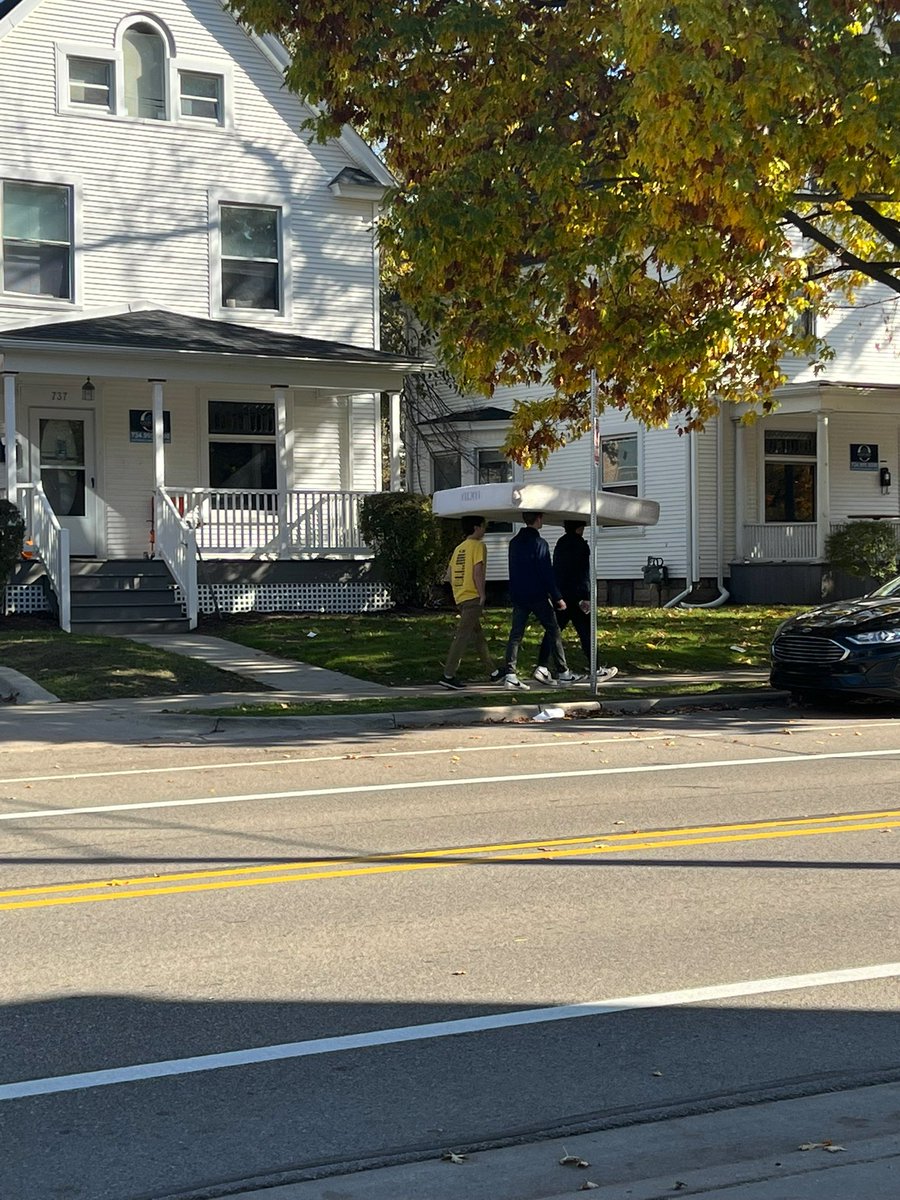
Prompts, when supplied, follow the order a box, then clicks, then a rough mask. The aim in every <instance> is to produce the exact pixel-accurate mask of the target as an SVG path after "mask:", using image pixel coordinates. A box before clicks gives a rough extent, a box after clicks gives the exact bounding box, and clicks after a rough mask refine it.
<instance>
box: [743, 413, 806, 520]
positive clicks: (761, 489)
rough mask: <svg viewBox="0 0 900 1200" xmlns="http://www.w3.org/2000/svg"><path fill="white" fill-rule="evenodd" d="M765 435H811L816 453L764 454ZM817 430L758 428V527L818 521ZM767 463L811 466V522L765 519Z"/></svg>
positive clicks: (771, 426)
mask: <svg viewBox="0 0 900 1200" xmlns="http://www.w3.org/2000/svg"><path fill="white" fill-rule="evenodd" d="M767 433H804V434H810V433H811V434H812V435H813V438H814V439H815V440H816V452H815V453H814V454H767V453H766V434H767ZM818 436H819V434H818V430H817V429H816V428H815V427H814V428H812V429H797V428H793V429H792V428H789V427H787V426H785V427H782V426H781V425H777V426H773V425H770V426H768V428H767V427H766V426H765V424H761V425H760V426H759V430H758V433H757V461H758V469H757V523H758V524H760V525H815V524H816V522H817V521H818V519H819V516H818V463H819V455H818ZM769 463H780V464H782V465H783V466H785V465H793V466H811V467H813V469H814V475H813V480H814V483H813V506H814V514H815V515H814V516H813V519H812V520H811V521H796V520H794V521H769V520H767V518H766V467H767V466H768V464H769Z"/></svg>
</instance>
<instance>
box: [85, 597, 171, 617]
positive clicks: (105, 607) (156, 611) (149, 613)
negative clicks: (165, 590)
mask: <svg viewBox="0 0 900 1200" xmlns="http://www.w3.org/2000/svg"><path fill="white" fill-rule="evenodd" d="M97 599H98V600H99V601H100V603H99V604H73V605H72V620H73V621H157V620H167V619H169V618H172V619H173V620H179V619H180V618H181V617H182V616H183V615H184V614H183V613H182V611H181V605H180V604H175V603H173V602H172V601H169V602H167V603H164V604H152V603H151V604H142V603H128V604H116V603H112V604H110V603H109V602H108V601H107V602H105V603H104V599H105V598H104V597H102V596H100V597H97Z"/></svg>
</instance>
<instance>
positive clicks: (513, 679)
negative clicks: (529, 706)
mask: <svg viewBox="0 0 900 1200" xmlns="http://www.w3.org/2000/svg"><path fill="white" fill-rule="evenodd" d="M503 686H504V687H508V688H518V690H519V691H522V692H527V691H528V690H529V688H528V684H527V683H523V682H522V680H521V679H520V678H519V677H518V675H517V674H516V673H515V671H511V672H510V673H509V674H508V675H507V676H506V677H505V678H504V680H503Z"/></svg>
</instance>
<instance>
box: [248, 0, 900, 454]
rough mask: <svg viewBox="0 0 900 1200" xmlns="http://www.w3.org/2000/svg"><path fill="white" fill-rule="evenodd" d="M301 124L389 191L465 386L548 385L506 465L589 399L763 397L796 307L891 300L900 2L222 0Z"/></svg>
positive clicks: (798, 340) (644, 401) (426, 318)
mask: <svg viewBox="0 0 900 1200" xmlns="http://www.w3.org/2000/svg"><path fill="white" fill-rule="evenodd" d="M232 7H233V9H234V11H235V12H236V14H237V15H238V17H239V19H241V20H242V21H243V22H245V23H246V24H247V25H248V26H249V27H251V28H253V29H255V30H256V31H258V32H268V33H274V34H275V35H277V36H278V37H279V38H280V39H281V41H282V42H283V43H284V44H285V46H286V47H287V49H288V51H289V53H290V55H291V57H292V63H291V66H290V68H289V69H288V71H287V73H286V78H287V83H288V85H289V86H290V87H291V88H292V89H294V90H295V91H296V92H298V93H300V94H302V95H304V96H306V97H308V98H309V99H310V100H311V101H313V102H315V103H316V104H317V105H319V106H320V107H319V109H318V113H317V116H316V117H315V118H314V119H313V124H314V127H315V129H316V132H317V134H318V136H320V137H322V138H324V137H327V136H329V135H331V134H334V133H335V132H337V131H338V130H339V128H340V127H341V125H343V124H344V123H349V124H352V125H354V126H356V127H357V128H358V129H359V130H360V131H361V132H362V133H363V134H364V135H365V136H367V137H368V138H369V139H370V140H372V141H373V142H375V143H377V144H379V145H380V146H382V147H383V149H384V155H385V158H386V161H387V163H388V165H389V166H390V167H391V168H392V170H393V171H394V172H395V174H396V177H397V179H398V186H397V188H396V190H395V191H394V192H393V194H392V195H391V196H390V198H389V202H388V205H387V207H386V210H385V213H384V218H383V223H382V225H381V236H382V242H383V245H384V248H385V252H386V254H387V255H389V256H390V257H391V259H392V260H393V262H394V264H395V266H396V269H397V272H398V278H399V284H400V289H401V294H402V296H403V299H404V300H405V302H406V303H408V304H409V305H410V307H411V308H412V309H413V311H414V312H415V313H416V314H417V316H418V318H419V320H421V321H422V322H423V324H424V325H425V326H426V327H428V328H429V329H432V330H434V331H435V336H436V337H437V339H438V345H439V347H440V351H441V353H442V356H443V358H444V361H445V363H446V364H447V365H449V366H450V367H451V368H452V369H453V370H454V371H455V372H456V373H457V374H458V375H459V377H460V378H461V379H462V380H463V382H464V383H465V384H466V385H467V386H472V387H476V388H479V389H480V390H483V391H487V392H490V391H491V390H492V388H493V387H495V386H496V385H498V384H505V383H513V382H518V381H522V380H527V381H532V382H539V381H546V382H548V383H549V384H550V385H552V387H553V388H554V389H555V392H554V394H553V395H552V396H549V397H548V398H547V399H543V400H540V401H537V402H534V403H529V404H525V405H523V406H520V408H519V409H518V410H517V413H516V416H515V419H514V423H513V430H512V433H511V438H510V443H509V445H510V448H511V449H512V450H513V452H514V453H515V455H516V457H518V458H520V460H522V461H531V462H538V463H540V462H542V461H543V460H544V459H545V457H546V455H547V453H548V452H549V451H550V450H551V449H553V448H554V447H555V446H556V445H558V444H559V443H560V441H561V440H565V439H567V438H569V437H571V436H577V435H579V434H581V433H582V432H583V431H584V429H585V427H586V400H585V397H586V389H587V385H588V379H589V374H590V371H591V369H592V368H594V369H596V371H597V373H598V376H599V379H600V388H601V398H602V401H603V403H605V404H612V405H616V406H619V407H622V408H628V409H630V410H631V412H632V413H633V415H634V416H635V417H636V418H638V419H639V420H641V421H644V422H646V423H647V424H651V425H653V424H659V423H661V422H664V421H665V420H667V419H668V418H669V417H670V415H673V414H674V415H675V417H676V418H677V419H678V421H679V423H680V424H681V425H682V426H684V427H691V426H694V425H699V424H702V423H703V421H704V419H705V418H707V417H708V416H709V415H710V414H711V413H712V412H714V411H715V410H716V408H717V406H718V404H719V403H722V402H724V403H727V402H741V401H748V400H749V401H755V402H756V403H757V405H758V406H759V407H760V408H762V409H763V410H765V409H766V408H767V407H768V406H769V405H770V403H771V396H772V393H773V390H774V389H775V388H776V387H777V386H778V385H779V383H781V382H782V380H783V376H782V372H781V370H780V367H779V360H780V359H782V357H783V356H784V355H785V354H788V353H798V354H803V355H806V356H809V357H814V356H815V355H816V354H818V353H821V352H822V350H823V347H822V346H821V345H819V344H818V343H817V342H816V339H815V338H813V337H811V336H810V335H808V334H804V332H803V325H802V322H800V321H799V320H798V317H800V316H801V315H802V313H803V311H804V310H805V309H806V308H808V307H809V306H816V307H818V308H820V309H823V308H826V307H827V306H828V304H829V303H830V302H831V301H833V300H834V298H835V297H836V296H837V295H838V294H839V293H841V292H843V293H846V292H847V291H848V289H849V290H851V291H852V289H853V287H854V286H858V284H859V283H860V281H861V280H863V279H865V278H867V277H868V278H872V279H876V280H878V281H880V282H881V283H882V284H883V285H885V287H886V288H888V289H890V290H891V291H893V292H900V281H898V274H900V272H898V266H900V221H898V217H900V205H898V199H900V195H898V191H897V186H898V185H897V177H898V166H900V132H898V131H900V72H898V55H900V8H898V0H878V2H874V3H861V2H858V0H753V3H747V0H742V2H740V0H675V2H674V3H670V4H661V3H659V0H655V2H654V0H593V2H588V0H390V2H386V0H316V3H315V4H308V3H299V2H297V0H233V3H232Z"/></svg>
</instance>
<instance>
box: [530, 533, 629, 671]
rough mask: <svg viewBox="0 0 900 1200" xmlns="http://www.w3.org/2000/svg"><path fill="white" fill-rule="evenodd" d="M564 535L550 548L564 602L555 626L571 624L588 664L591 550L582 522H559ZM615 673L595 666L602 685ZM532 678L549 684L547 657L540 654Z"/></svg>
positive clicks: (548, 660) (589, 651) (610, 668)
mask: <svg viewBox="0 0 900 1200" xmlns="http://www.w3.org/2000/svg"><path fill="white" fill-rule="evenodd" d="M563 527H564V528H565V531H566V532H565V533H564V534H563V535H562V537H561V538H560V539H559V541H558V542H557V543H556V546H555V547H554V549H553V573H554V575H555V576H556V584H557V587H558V588H559V591H560V594H561V595H562V598H563V600H564V601H565V608H564V609H562V610H561V612H560V614H559V617H558V618H557V623H558V625H559V628H560V632H561V631H562V630H563V629H565V627H566V626H567V625H568V624H569V622H570V621H571V622H572V624H573V625H574V626H575V632H576V633H577V634H578V640H579V641H580V642H581V649H582V650H583V651H584V657H585V658H586V659H587V661H588V662H590V661H591V619H590V615H589V614H590V611H591V548H590V546H589V545H588V544H587V542H586V541H585V540H584V529H585V522H584V521H563ZM617 674H618V669H617V668H616V667H601V666H598V667H597V679H598V682H601V683H603V682H605V681H606V680H608V679H612V678H613V676H615V675H617ZM534 677H535V679H539V680H540V681H541V682H542V683H550V681H551V678H552V675H551V671H550V655H549V654H548V655H546V656H545V655H544V647H543V646H541V654H540V657H539V659H538V665H537V668H536V669H535V672H534Z"/></svg>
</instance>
